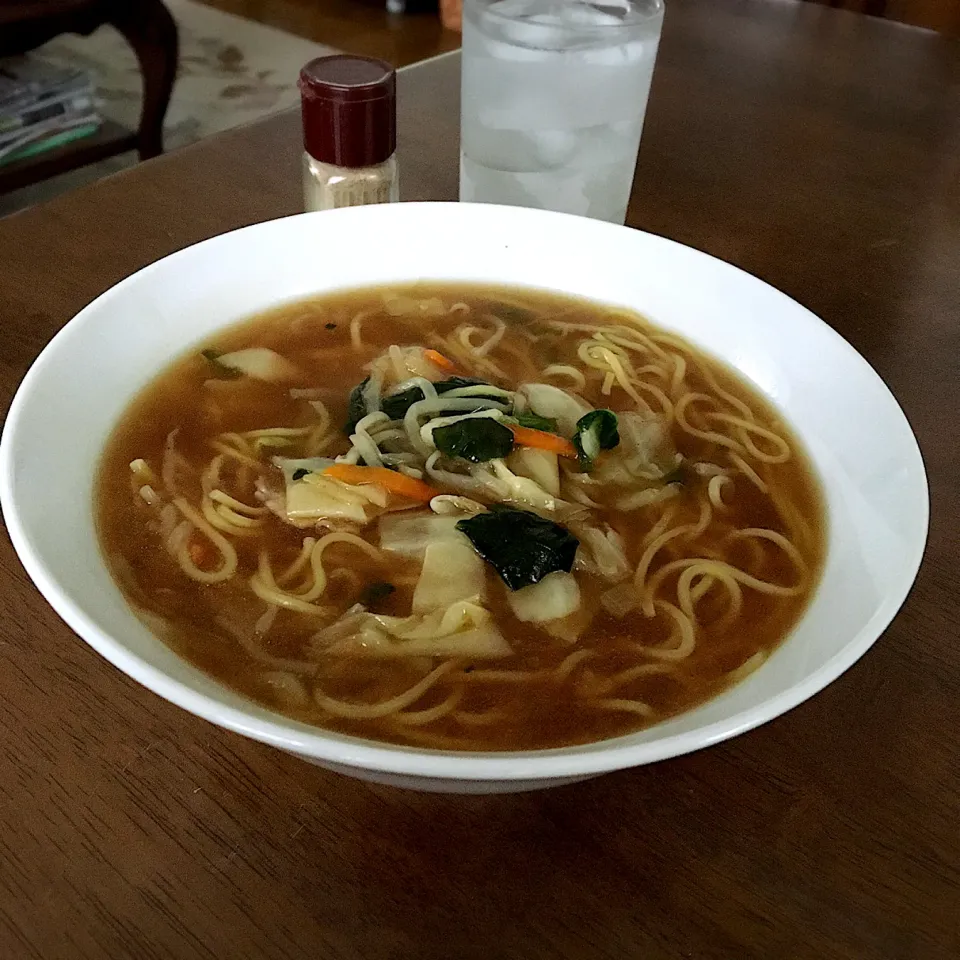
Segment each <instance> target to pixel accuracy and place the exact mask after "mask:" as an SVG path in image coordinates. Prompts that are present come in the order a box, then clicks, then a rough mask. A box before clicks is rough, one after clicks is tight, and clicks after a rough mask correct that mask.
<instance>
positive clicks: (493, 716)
mask: <svg viewBox="0 0 960 960" xmlns="http://www.w3.org/2000/svg"><path fill="white" fill-rule="evenodd" d="M450 717H451V719H452V720H453V721H454V722H455V723H460V724H463V726H465V727H488V726H490V724H492V723H499V722H500V721H501V720H506V719H507V714H506V713H505V712H504V711H503V710H498V709H496V708H494V709H493V710H487V711H486V712H484V713H473V712H471V711H468V710H455V711H454V712H453V713H452V714H451V715H450Z"/></svg>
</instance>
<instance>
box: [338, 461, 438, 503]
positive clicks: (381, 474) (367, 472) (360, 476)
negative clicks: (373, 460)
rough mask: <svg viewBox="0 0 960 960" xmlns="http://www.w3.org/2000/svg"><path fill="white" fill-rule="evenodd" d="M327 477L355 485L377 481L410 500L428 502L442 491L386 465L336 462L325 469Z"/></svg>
mask: <svg viewBox="0 0 960 960" xmlns="http://www.w3.org/2000/svg"><path fill="white" fill-rule="evenodd" d="M323 475H324V476H325V477H330V479H331V480H340V481H341V482H342V483H349V484H351V485H353V486H355V485H357V484H363V483H377V484H379V485H380V486H381V487H385V488H386V489H387V490H389V491H390V492H391V493H396V494H398V495H399V496H401V497H407V499H409V500H421V501H423V502H424V503H426V502H427V501H428V500H432V499H433V498H434V497H435V496H436V495H437V494H438V493H439V492H440V491H439V490H437V489H435V488H434V487H431V486H430V484H428V483H424V482H423V481H422V480H417V479H415V478H414V477H408V476H407V475H406V474H405V473H397V472H396V471H395V470H388V469H387V468H386V467H361V466H360V465H359V464H353V463H335V464H333V465H332V466H330V467H327V469H326V470H324V471H323Z"/></svg>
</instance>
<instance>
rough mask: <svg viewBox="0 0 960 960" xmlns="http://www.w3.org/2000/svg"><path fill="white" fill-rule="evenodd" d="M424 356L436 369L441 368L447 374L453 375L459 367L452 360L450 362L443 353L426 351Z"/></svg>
mask: <svg viewBox="0 0 960 960" xmlns="http://www.w3.org/2000/svg"><path fill="white" fill-rule="evenodd" d="M423 355H424V356H425V357H426V358H427V359H428V360H429V361H430V362H431V363H432V364H433V365H434V366H435V367H439V368H440V369H441V370H443V371H445V372H446V373H453V372H454V370H456V369H457V365H456V364H455V363H454V362H453V361H452V360H448V359H447V358H446V357H445V356H444V355H443V354H442V353H438V352H437V351H436V350H424V351H423Z"/></svg>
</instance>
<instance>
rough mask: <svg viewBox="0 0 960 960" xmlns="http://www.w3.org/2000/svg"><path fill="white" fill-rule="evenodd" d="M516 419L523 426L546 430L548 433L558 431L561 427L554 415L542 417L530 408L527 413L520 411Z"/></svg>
mask: <svg viewBox="0 0 960 960" xmlns="http://www.w3.org/2000/svg"><path fill="white" fill-rule="evenodd" d="M515 419H516V421H517V423H519V424H520V426H521V427H529V428H530V429H531V430H545V431H546V432H547V433H556V432H557V430H558V429H559V428H558V427H557V421H556V420H554V419H553V417H541V416H540V415H539V414H536V413H533V412H531V411H529V410H528V411H526V412H525V413H518V414H517V415H516V418H515Z"/></svg>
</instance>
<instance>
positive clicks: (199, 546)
mask: <svg viewBox="0 0 960 960" xmlns="http://www.w3.org/2000/svg"><path fill="white" fill-rule="evenodd" d="M188 549H189V551H190V559H191V560H192V561H193V562H194V564H195V565H196V566H198V567H199V568H200V569H201V570H204V569H205V568H206V564H207V563H208V562H209V561H210V551H209V550H208V549H207V545H206V544H205V543H203V542H202V541H201V540H191V541H190V546H189V548H188Z"/></svg>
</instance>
